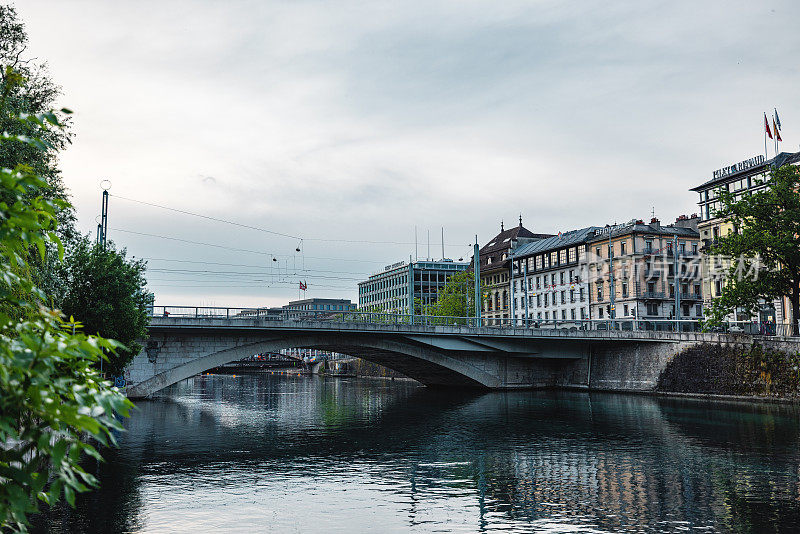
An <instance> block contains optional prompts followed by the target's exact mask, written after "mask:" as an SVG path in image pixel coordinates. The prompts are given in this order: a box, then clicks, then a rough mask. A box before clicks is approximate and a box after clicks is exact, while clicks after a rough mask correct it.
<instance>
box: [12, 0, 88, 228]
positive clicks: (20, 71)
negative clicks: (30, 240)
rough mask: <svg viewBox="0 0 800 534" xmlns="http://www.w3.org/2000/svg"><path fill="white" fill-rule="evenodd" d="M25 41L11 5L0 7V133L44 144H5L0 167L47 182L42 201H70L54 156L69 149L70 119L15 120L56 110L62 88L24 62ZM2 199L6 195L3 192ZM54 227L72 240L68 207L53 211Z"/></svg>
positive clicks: (29, 61) (72, 214) (40, 66)
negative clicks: (26, 171) (21, 168)
mask: <svg viewBox="0 0 800 534" xmlns="http://www.w3.org/2000/svg"><path fill="white" fill-rule="evenodd" d="M27 48H28V36H27V34H26V33H25V26H24V24H23V23H22V21H21V20H19V17H18V16H17V11H16V9H15V8H14V7H13V6H7V5H0V85H1V86H2V88H3V97H2V98H3V102H2V106H0V107H2V109H3V110H4V111H5V113H3V114H1V115H0V132H7V133H9V134H15V135H23V136H26V137H28V138H31V139H41V140H42V141H43V142H44V143H45V145H42V146H31V145H28V144H26V143H5V144H4V145H3V147H2V151H0V167H5V168H8V169H13V168H14V167H15V166H16V165H19V164H22V165H27V166H29V167H30V168H31V169H32V171H33V172H34V173H36V175H38V176H41V177H43V178H44V179H45V180H46V187H45V188H44V189H43V190H42V191H40V192H39V193H40V194H42V195H43V196H44V197H45V198H55V199H60V200H68V198H67V196H68V195H67V191H66V188H65V187H64V184H63V181H62V179H61V173H60V171H59V170H58V166H57V156H58V152H59V151H61V150H63V149H64V148H66V147H67V145H68V144H69V143H70V140H71V138H72V135H71V134H70V131H69V119H68V117H69V114H66V113H61V112H55V114H56V115H57V116H58V119H59V125H58V126H54V125H52V124H50V123H49V122H45V123H43V124H39V123H37V122H35V121H19V120H17V117H19V116H20V115H22V114H26V113H27V114H33V115H35V114H43V113H47V112H50V110H51V109H53V108H54V107H56V99H57V98H58V97H59V96H60V93H61V88H60V87H58V86H57V85H56V84H54V83H53V81H52V80H51V79H50V76H49V74H48V72H47V66H46V65H45V64H44V63H35V62H34V60H32V59H26V58H25V53H26V51H27ZM0 194H5V192H1V193H0ZM56 215H57V218H58V227H57V229H56V231H57V232H58V234H59V236H60V237H61V238H62V240H63V239H64V238H72V237H73V236H74V231H75V228H74V225H75V212H74V209H73V208H72V205H70V204H69V203H63V204H62V205H59V206H56Z"/></svg>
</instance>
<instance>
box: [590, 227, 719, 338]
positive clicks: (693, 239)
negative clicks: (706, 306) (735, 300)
mask: <svg viewBox="0 0 800 534" xmlns="http://www.w3.org/2000/svg"><path fill="white" fill-rule="evenodd" d="M698 220H699V217H698V216H697V215H694V216H692V217H686V216H681V217H679V218H678V219H677V220H676V221H675V223H674V224H670V225H667V226H662V225H661V223H660V221H659V220H658V219H655V218H653V219H652V220H651V221H650V223H649V224H645V223H644V222H643V221H641V220H634V221H631V222H629V223H626V224H621V225H615V226H607V227H605V228H601V229H598V230H597V231H596V232H595V235H594V236H593V237H591V238H590V239H589V240H588V254H587V262H588V269H587V275H588V278H589V295H590V297H591V300H592V304H591V317H592V318H593V319H628V320H636V321H643V322H644V324H639V325H637V327H638V328H653V329H666V328H669V329H671V328H673V326H674V325H672V324H666V323H665V320H667V319H671V320H676V319H680V320H694V321H696V320H698V319H701V318H702V317H703V305H702V302H703V301H702V299H703V297H702V285H701V281H702V270H701V258H702V256H701V252H700V235H699V233H698V232H697V223H698ZM647 320H651V321H653V322H652V323H650V324H649V325H648V324H647V322H646V321H647ZM686 328H688V327H686ZM691 328H696V325H692V326H691Z"/></svg>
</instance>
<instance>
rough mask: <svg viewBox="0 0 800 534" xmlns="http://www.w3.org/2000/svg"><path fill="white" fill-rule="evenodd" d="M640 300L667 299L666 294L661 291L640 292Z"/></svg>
mask: <svg viewBox="0 0 800 534" xmlns="http://www.w3.org/2000/svg"><path fill="white" fill-rule="evenodd" d="M642 298H643V299H651V300H656V299H665V298H667V295H666V293H664V292H661V291H643V292H642Z"/></svg>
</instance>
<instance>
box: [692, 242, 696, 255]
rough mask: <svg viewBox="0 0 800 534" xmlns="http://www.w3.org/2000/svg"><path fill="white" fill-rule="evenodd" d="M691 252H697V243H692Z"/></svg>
mask: <svg viewBox="0 0 800 534" xmlns="http://www.w3.org/2000/svg"><path fill="white" fill-rule="evenodd" d="M692 254H697V243H692Z"/></svg>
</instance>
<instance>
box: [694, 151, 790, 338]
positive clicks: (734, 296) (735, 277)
mask: <svg viewBox="0 0 800 534" xmlns="http://www.w3.org/2000/svg"><path fill="white" fill-rule="evenodd" d="M767 180H768V187H767V188H766V189H763V190H761V191H758V192H756V193H752V194H750V195H745V196H743V197H741V198H736V197H735V196H734V195H733V193H731V192H729V191H727V190H725V189H722V190H720V196H719V199H720V203H721V206H722V208H721V209H719V210H718V211H717V216H719V217H724V218H726V219H727V220H729V221H730V222H731V224H732V225H733V228H734V231H733V232H731V233H730V234H729V235H727V236H723V237H721V238H720V239H719V240H718V242H717V243H715V244H714V245H713V246H712V248H711V253H712V254H720V255H723V256H725V257H727V258H728V259H729V261H730V267H729V269H728V276H727V279H726V281H725V284H724V286H723V290H722V295H721V297H720V298H718V299H716V300H715V301H714V302H713V305H712V308H711V310H709V312H710V313H709V315H710V321H709V322H710V323H711V324H717V323H719V322H721V321H722V318H723V317H725V316H726V315H728V314H729V313H731V312H732V311H733V310H735V309H736V308H743V309H745V310H746V311H748V312H749V313H751V314H754V313H756V312H757V311H758V309H759V307H760V306H761V303H763V301H764V300H772V299H776V298H782V297H784V296H786V297H788V299H789V302H790V303H791V307H792V317H793V325H792V333H793V334H794V335H797V334H798V319H800V246H798V236H800V194H798V191H800V168H798V167H797V166H795V165H786V166H783V167H780V168H777V169H775V168H773V169H772V170H771V171H770V173H769V177H768V179H767Z"/></svg>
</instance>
